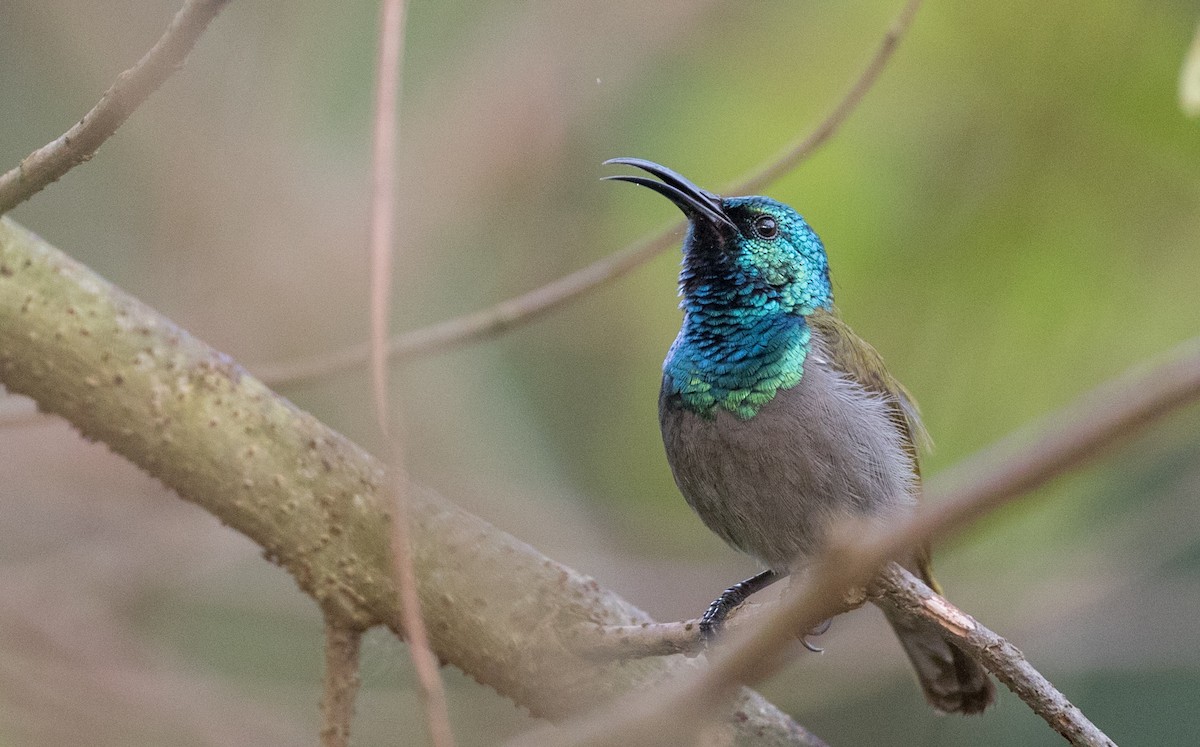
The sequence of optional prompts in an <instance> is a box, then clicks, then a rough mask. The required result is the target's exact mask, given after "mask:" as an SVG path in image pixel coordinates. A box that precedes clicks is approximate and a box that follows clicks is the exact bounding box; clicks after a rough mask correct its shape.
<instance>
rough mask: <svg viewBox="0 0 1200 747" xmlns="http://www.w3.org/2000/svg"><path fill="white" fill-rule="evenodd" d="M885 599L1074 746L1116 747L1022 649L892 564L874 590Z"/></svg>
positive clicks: (879, 578)
mask: <svg viewBox="0 0 1200 747" xmlns="http://www.w3.org/2000/svg"><path fill="white" fill-rule="evenodd" d="M871 590H872V593H873V594H883V595H887V597H888V598H889V599H890V601H891V602H892V604H894V605H897V608H898V609H899V610H900V611H901V612H903V613H904V614H905V615H906V616H907V617H908V618H909V619H911V620H915V621H917V622H920V623H922V624H924V625H926V626H928V627H931V628H934V629H936V630H937V632H938V633H940V634H941V635H942V637H944V638H945V639H946V640H948V641H951V642H953V643H954V644H955V645H956V646H958V647H959V648H960V649H962V650H963V651H965V652H966V653H967V654H969V655H970V656H971V657H972V658H974V659H976V660H977V661H979V662H980V663H981V664H983V665H984V666H985V667H986V668H987V670H988V671H989V672H991V673H992V674H994V675H996V678H997V679H999V680H1000V681H1001V682H1003V683H1004V684H1005V685H1007V686H1008V689H1009V690H1012V691H1013V692H1014V693H1016V694H1017V697H1019V698H1020V699H1021V700H1023V701H1024V702H1025V704H1026V705H1028V706H1029V707H1030V708H1031V709H1032V710H1033V712H1034V713H1036V714H1037V715H1039V716H1041V717H1042V718H1043V719H1045V721H1046V723H1047V724H1049V725H1050V727H1051V728H1052V729H1054V730H1055V731H1057V732H1058V733H1059V734H1061V735H1063V737H1065V738H1066V740H1067V741H1068V742H1070V743H1071V744H1079V745H1089V747H1116V746H1115V744H1114V743H1113V741H1112V740H1111V739H1109V738H1108V736H1107V735H1105V734H1104V732H1102V731H1100V730H1099V729H1098V728H1096V725H1095V724H1093V723H1092V722H1091V721H1089V720H1088V718H1087V717H1086V716H1084V715H1083V712H1082V711H1080V710H1079V708H1077V707H1076V706H1075V705H1074V704H1073V703H1071V702H1070V701H1069V700H1067V698H1066V696H1065V695H1063V694H1062V693H1061V692H1059V691H1058V689H1057V688H1056V687H1054V685H1052V684H1051V683H1050V681H1049V680H1047V679H1046V678H1045V677H1043V676H1042V675H1041V673H1040V672H1038V671H1037V670H1036V669H1034V668H1033V665H1032V664H1030V663H1029V662H1028V661H1027V660H1026V659H1025V655H1024V654H1023V653H1021V651H1020V649H1018V648H1017V647H1016V646H1014V645H1012V644H1011V643H1009V642H1008V641H1007V640H1005V639H1004V638H1002V637H1000V636H999V635H997V634H996V633H994V632H993V631H991V630H988V629H987V628H985V627H984V626H982V625H980V624H979V622H978V621H977V620H975V618H973V617H971V616H970V615H968V614H966V613H965V612H963V611H962V610H960V609H958V608H957V607H955V606H954V605H952V604H950V603H949V602H947V601H946V600H945V599H944V598H942V597H941V596H940V595H939V594H937V593H936V592H934V591H933V590H932V589H930V588H929V587H928V586H926V585H925V584H924V583H922V582H921V580H920V579H918V578H917V577H916V576H914V575H912V574H911V573H909V572H908V571H906V570H905V569H904V568H901V567H900V566H899V565H897V564H895V563H892V564H890V565H889V566H888V567H887V568H886V569H884V571H883V573H881V574H879V576H878V577H876V579H875V581H874V582H873V583H872V585H871Z"/></svg>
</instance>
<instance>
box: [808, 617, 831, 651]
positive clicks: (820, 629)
mask: <svg viewBox="0 0 1200 747" xmlns="http://www.w3.org/2000/svg"><path fill="white" fill-rule="evenodd" d="M832 625H833V618H832V617H829V618H826V619H824V620H822V621H821V622H819V623H817V626H816V627H815V628H813V629H812V630H810V631H808V632H807V633H806V634H804V635H803V636H801V637H800V643H802V644H804V647H805V648H806V649H808V650H809V651H812V652H813V653H814V654H819V653H822V652H823V651H824V650H825V649H823V648H821V647H820V646H814V645H813V644H811V643H809V642H808V636H810V635H811V636H818V635H825V633H826V632H828V630H829V628H830V627H831V626H832Z"/></svg>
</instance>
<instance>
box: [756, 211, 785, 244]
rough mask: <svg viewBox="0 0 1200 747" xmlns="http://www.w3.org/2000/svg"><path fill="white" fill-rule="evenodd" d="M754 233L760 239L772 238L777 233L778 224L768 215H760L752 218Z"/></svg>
mask: <svg viewBox="0 0 1200 747" xmlns="http://www.w3.org/2000/svg"><path fill="white" fill-rule="evenodd" d="M754 233H756V234H758V237H759V238H760V239H773V238H775V236H776V235H777V234H778V233H779V224H778V223H776V222H775V219H774V218H772V217H771V216H769V215H760V216H758V217H757V218H755V219H754Z"/></svg>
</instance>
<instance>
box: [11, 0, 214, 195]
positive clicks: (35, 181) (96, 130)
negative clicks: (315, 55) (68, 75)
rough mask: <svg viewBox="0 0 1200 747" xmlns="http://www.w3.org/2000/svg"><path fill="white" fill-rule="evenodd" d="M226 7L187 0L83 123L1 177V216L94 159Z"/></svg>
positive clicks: (80, 122)
mask: <svg viewBox="0 0 1200 747" xmlns="http://www.w3.org/2000/svg"><path fill="white" fill-rule="evenodd" d="M228 3H229V0H188V2H187V3H185V4H184V6H183V8H181V9H180V10H179V12H178V13H176V14H175V18H174V19H173V20H172V21H171V25H170V26H168V27H167V30H166V31H165V32H163V35H162V36H161V37H160V38H159V40H158V41H157V42H156V43H155V44H154V46H153V47H151V48H150V51H149V52H147V53H146V54H145V55H144V56H143V57H142V59H140V60H138V62H137V64H136V65H134V66H133V67H131V68H129V69H128V70H126V71H125V72H123V73H121V74H120V75H119V76H117V79H116V81H115V82H114V83H113V84H112V85H111V86H109V89H108V90H107V91H105V92H104V95H103V96H102V97H101V98H100V101H99V103H97V104H96V105H95V106H94V107H92V110H91V111H89V112H88V113H87V114H85V115H84V116H83V119H81V120H79V122H77V123H76V124H75V125H74V126H73V127H71V129H69V130H67V131H66V133H64V134H63V135H61V136H59V137H58V138H57V139H55V140H54V141H52V142H50V143H48V144H46V145H43V146H42V147H41V148H38V149H37V150H35V151H33V152H32V153H30V154H29V155H28V156H26V157H25V158H24V160H22V161H21V163H20V164H18V165H17V166H16V167H14V168H12V169H10V170H9V171H8V172H7V173H5V174H4V175H3V176H0V215H3V214H4V213H6V212H8V211H9V210H12V209H13V208H14V207H16V206H17V205H19V204H21V203H22V202H24V201H25V200H27V199H29V198H30V197H31V196H33V195H35V194H37V193H38V192H40V191H41V190H42V189H43V188H45V187H46V185H48V184H51V183H52V182H54V181H55V180H57V179H58V178H59V177H61V176H62V175H63V174H65V173H67V172H68V171H70V170H71V169H72V168H74V167H75V166H78V165H79V164H81V163H83V162H84V161H87V160H88V159H90V158H91V157H92V155H93V154H94V153H95V152H96V150H97V149H98V148H99V147H100V146H101V145H102V144H103V143H104V141H105V140H107V139H108V138H109V137H110V136H111V135H112V134H113V133H114V132H116V131H117V128H118V127H120V126H121V125H122V124H124V123H125V120H126V119H128V118H129V115H130V114H133V112H134V111H135V110H136V109H137V108H138V107H139V106H141V105H142V103H143V102H144V101H145V100H146V99H147V98H149V96H150V94H152V93H154V91H155V90H157V89H158V87H159V86H160V85H162V83H163V81H165V80H166V79H167V78H169V77H170V76H171V74H172V73H174V72H175V71H176V70H178V69H179V68H181V67H182V66H183V62H184V60H185V59H186V58H187V55H188V52H190V51H191V50H192V47H193V46H195V44H196V40H198V39H199V38H200V35H201V34H203V33H204V30H205V29H206V28H207V27H208V24H209V23H210V22H211V21H212V19H213V18H215V17H216V15H217V13H220V12H221V9H222V8H224V7H225V6H226V5H227V4H228Z"/></svg>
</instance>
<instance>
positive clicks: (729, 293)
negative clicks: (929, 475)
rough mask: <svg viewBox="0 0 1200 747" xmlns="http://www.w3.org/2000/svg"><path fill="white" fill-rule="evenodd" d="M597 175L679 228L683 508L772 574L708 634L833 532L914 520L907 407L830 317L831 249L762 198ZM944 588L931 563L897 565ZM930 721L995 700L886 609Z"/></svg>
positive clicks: (717, 615)
mask: <svg viewBox="0 0 1200 747" xmlns="http://www.w3.org/2000/svg"><path fill="white" fill-rule="evenodd" d="M605 163H606V164H620V165H626V166H632V167H635V168H638V169H641V170H643V171H645V172H647V173H649V174H650V175H652V176H654V177H657V178H658V180H657V181H656V180H654V179H649V178H647V177H644V176H611V177H607V178H609V179H616V180H621V181H627V182H632V183H634V184H638V185H641V186H643V187H648V188H650V189H652V190H654V191H655V192H658V193H659V194H661V195H663V196H664V197H666V198H667V199H668V200H670V201H671V202H673V203H674V204H675V206H676V207H678V208H679V209H680V210H682V211H683V213H684V215H686V216H687V218H688V222H689V227H688V231H687V235H686V237H685V238H684V241H683V268H682V271H681V272H680V275H679V289H680V293H681V295H682V297H683V301H682V303H681V307H682V309H683V326H682V328H681V329H680V330H679V335H678V336H677V337H676V338H675V342H674V344H673V345H671V349H670V351H669V352H668V353H667V358H666V361H664V363H663V379H662V390H661V393H660V395H659V423H660V425H661V427H662V437H663V444H664V445H665V447H666V453H667V461H668V462H669V463H670V465H671V471H672V472H673V473H674V475H675V482H676V484H677V485H678V486H679V490H680V492H682V493H683V496H684V498H686V499H687V502H688V503H689V504H690V505H691V507H692V508H693V509H695V511H696V513H698V514H699V515H700V518H701V519H702V520H703V521H704V523H705V524H706V525H707V526H708V528H709V529H711V530H712V531H714V532H716V533H717V534H718V535H719V536H720V537H721V538H722V539H724V540H725V541H726V542H728V543H729V544H730V545H732V546H733V547H735V548H737V549H738V550H741V551H742V552H744V553H746V554H748V555H750V556H752V557H754V558H756V559H757V560H758V561H759V562H760V563H762V564H763V565H764V566H765V567H766V570H765V571H763V572H762V573H759V574H758V575H756V576H754V577H753V578H750V579H747V580H746V581H743V582H742V583H740V584H737V585H735V586H733V587H731V588H730V589H729V590H728V591H727V592H726V593H725V594H723V595H722V596H721V597H720V598H718V599H717V601H715V602H714V603H713V605H712V607H710V608H709V610H708V612H707V613H706V614H705V617H704V621H703V623H702V626H703V627H704V629H705V631H706V632H711V631H713V630H714V629H715V627H716V626H717V625H719V623H720V621H721V619H723V617H724V616H725V615H726V614H727V613H728V612H729V610H731V609H732V608H733V607H736V606H737V604H739V603H740V602H741V601H743V600H744V599H745V598H746V596H748V595H749V594H752V593H754V592H755V591H757V590H759V589H761V588H763V587H765V586H767V585H768V584H770V583H772V582H773V581H775V580H777V579H779V578H781V577H783V576H785V575H787V574H788V573H790V572H791V571H793V570H796V569H798V568H802V567H803V566H804V564H805V562H806V561H807V560H809V559H811V558H812V557H813V555H814V554H815V553H816V552H817V551H818V550H819V549H820V548H821V545H822V541H823V539H824V536H825V534H826V532H827V531H828V530H829V528H830V526H831V525H832V524H833V523H835V522H836V521H838V520H839V519H844V518H850V517H858V518H864V517H865V518H869V519H873V520H878V521H882V522H886V521H888V520H889V519H894V518H896V517H901V516H904V515H906V514H908V513H909V512H910V511H911V510H912V509H913V507H914V505H915V504H916V500H917V495H918V494H919V492H920V475H919V471H918V465H917V449H916V445H915V443H914V439H919V438H923V437H924V430H923V428H922V426H921V422H920V419H919V416H918V414H917V409H916V406H915V404H914V403H913V400H912V397H910V396H909V394H908V392H907V391H906V390H905V389H904V387H903V386H902V385H901V384H900V382H898V381H897V380H896V379H895V378H894V377H893V376H892V375H891V374H890V373H888V370H887V368H885V367H884V364H883V360H882V359H881V358H880V356H879V353H877V352H876V351H875V349H874V348H873V347H871V346H870V345H868V344H867V343H866V342H864V341H863V340H862V339H861V338H859V337H858V336H857V335H856V334H855V333H854V332H853V331H852V330H851V329H850V327H849V326H847V324H846V323H845V322H844V321H842V319H841V317H840V316H838V313H837V311H836V310H835V309H834V306H833V294H832V291H831V288H830V284H829V265H828V262H827V259H826V255H825V247H824V245H823V244H822V243H821V240H820V238H818V237H817V234H816V233H814V232H813V230H812V229H811V228H810V227H809V225H808V223H806V222H805V220H804V218H802V217H801V216H800V214H799V213H797V212H796V211H795V210H793V209H792V208H790V207H788V206H787V205H784V204H783V203H780V202H777V201H775V200H772V199H770V198H768V197H727V198H722V197H720V196H719V195H716V194H713V193H712V192H708V191H706V190H703V189H700V188H699V187H697V186H696V185H695V184H693V183H691V182H690V181H688V180H687V179H685V178H684V177H682V176H680V175H679V174H677V173H676V172H674V171H672V170H670V169H668V168H666V167H664V166H661V165H659V164H656V163H653V162H650V161H645V160H642V159H638V158H614V159H611V160H609V161H606V162H605ZM905 564H906V565H907V566H909V567H910V568H911V569H912V570H913V571H914V572H916V573H918V574H919V575H920V576H921V577H923V578H924V580H925V582H926V583H928V584H929V585H930V586H932V587H934V588H935V589H936V588H937V586H936V584H935V582H934V580H933V577H932V575H931V572H930V564H929V558H928V552H927V551H922V552H921V553H919V554H918V555H917V556H915V557H913V558H911V559H909V560H908V561H907V562H906V563H905ZM883 611H884V613H885V615H886V616H887V618H888V620H889V622H890V623H891V625H892V627H893V628H894V629H895V631H896V634H897V635H898V636H899V638H900V643H901V644H902V646H903V648H904V650H905V652H906V653H907V654H908V657H909V659H910V660H911V661H912V663H913V666H914V668H915V669H916V673H917V678H918V679H919V680H920V683H921V687H922V689H923V690H924V692H925V696H926V699H927V700H928V701H929V702H930V704H931V705H932V706H934V707H935V708H937V709H938V710H941V711H944V712H961V713H978V712H980V711H982V710H983V709H984V708H986V707H987V706H988V705H989V704H990V703H991V702H992V700H993V699H994V697H995V693H994V689H993V686H992V683H991V681H990V680H989V679H988V677H987V675H986V674H985V672H984V671H983V669H982V668H981V667H980V666H979V665H978V664H977V663H975V662H974V661H973V660H972V659H970V658H969V657H967V656H966V655H965V654H964V653H963V652H961V651H959V650H958V649H957V648H955V647H953V646H951V645H950V644H948V643H947V642H946V641H945V640H944V639H942V638H941V637H940V636H938V635H936V634H934V633H929V632H925V631H921V630H917V629H915V628H912V627H909V626H908V625H906V623H905V622H904V619H903V618H902V617H900V616H899V615H898V614H897V613H896V612H895V611H894V610H889V609H887V608H886V606H884V608H883Z"/></svg>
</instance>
